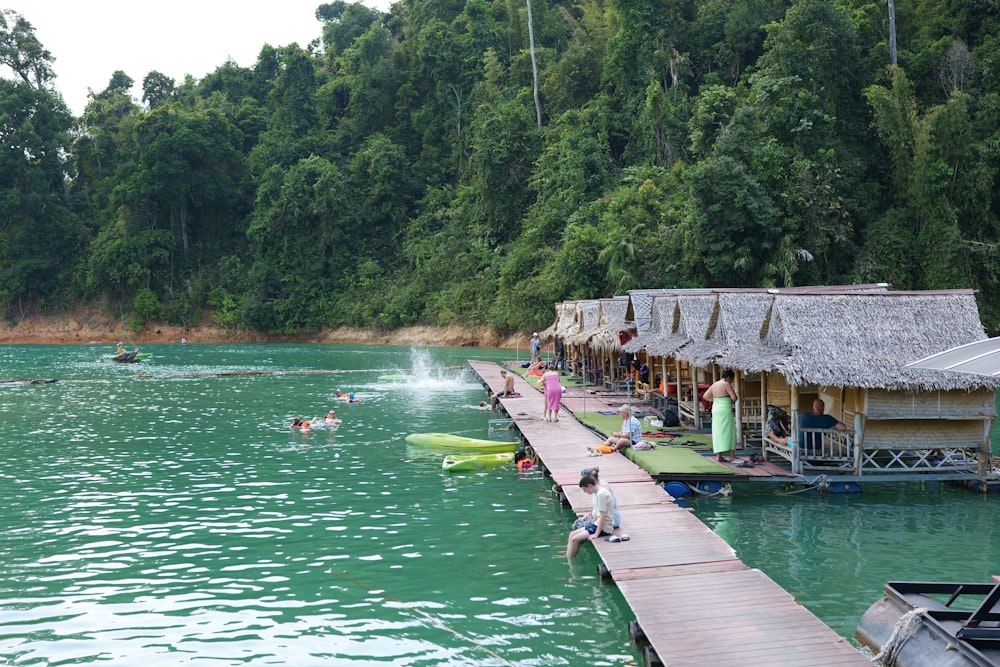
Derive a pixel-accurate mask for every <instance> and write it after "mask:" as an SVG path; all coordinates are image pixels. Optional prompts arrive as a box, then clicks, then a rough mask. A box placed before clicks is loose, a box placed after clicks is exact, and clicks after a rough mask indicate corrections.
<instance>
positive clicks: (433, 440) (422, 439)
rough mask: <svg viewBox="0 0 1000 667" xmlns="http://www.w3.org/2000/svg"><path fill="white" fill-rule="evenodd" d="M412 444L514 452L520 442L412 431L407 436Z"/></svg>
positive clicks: (407, 439)
mask: <svg viewBox="0 0 1000 667" xmlns="http://www.w3.org/2000/svg"><path fill="white" fill-rule="evenodd" d="M406 441H407V442H408V443H410V444H411V445H420V446H421V447H433V448H435V449H466V450H469V451H477V452H513V451H514V450H515V449H517V445H518V443H516V442H509V441H504V440H480V439H478V438H466V437H464V436H461V435H452V434H450V433H411V434H410V435H408V436H406Z"/></svg>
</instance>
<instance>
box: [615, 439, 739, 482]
mask: <svg viewBox="0 0 1000 667" xmlns="http://www.w3.org/2000/svg"><path fill="white" fill-rule="evenodd" d="M625 456H627V457H628V458H630V459H631V460H632V461H634V462H635V464H636V465H637V466H639V467H640V468H642V469H643V470H645V471H646V472H648V473H649V474H650V475H665V474H670V473H703V474H714V475H736V474H738V473H737V471H735V470H732V469H730V468H727V467H725V466H721V465H719V464H718V463H716V462H714V461H712V460H711V459H710V458H709V457H707V456H702V455H701V454H699V453H698V452H693V451H691V449H690V448H689V447H675V446H666V447H657V448H656V449H645V450H643V449H639V450H636V449H632V448H631V447H629V448H628V449H627V450H625Z"/></svg>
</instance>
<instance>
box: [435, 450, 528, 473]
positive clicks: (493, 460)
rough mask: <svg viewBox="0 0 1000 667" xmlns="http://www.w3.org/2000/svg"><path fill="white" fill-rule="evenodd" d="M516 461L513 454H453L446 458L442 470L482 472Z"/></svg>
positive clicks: (442, 463)
mask: <svg viewBox="0 0 1000 667" xmlns="http://www.w3.org/2000/svg"><path fill="white" fill-rule="evenodd" d="M513 460H514V453H513V452H499V453H495V454H453V455H451V456H446V457H444V461H442V462H441V469H442V470H448V471H454V472H458V471H462V470H482V469H483V468H495V467H496V466H502V465H505V464H507V463H511V462H512V461H513Z"/></svg>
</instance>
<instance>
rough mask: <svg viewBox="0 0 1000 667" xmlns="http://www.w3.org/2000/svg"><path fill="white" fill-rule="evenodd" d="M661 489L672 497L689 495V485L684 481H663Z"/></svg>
mask: <svg viewBox="0 0 1000 667" xmlns="http://www.w3.org/2000/svg"><path fill="white" fill-rule="evenodd" d="M663 490H664V491H666V492H667V493H668V494H670V495H671V496H673V497H674V498H683V497H685V496H690V495H691V487H689V486H688V485H687V484H685V483H684V482H664V484H663Z"/></svg>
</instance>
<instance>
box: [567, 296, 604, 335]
mask: <svg viewBox="0 0 1000 667" xmlns="http://www.w3.org/2000/svg"><path fill="white" fill-rule="evenodd" d="M576 310H577V312H576V316H575V319H576V325H575V326H574V327H573V329H572V330H571V331H568V332H567V334H566V342H567V343H570V344H572V345H578V344H583V343H587V342H588V341H590V338H591V336H593V335H594V334H595V333H597V331H598V329H599V328H600V324H601V304H600V302H599V301H577V302H576Z"/></svg>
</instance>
